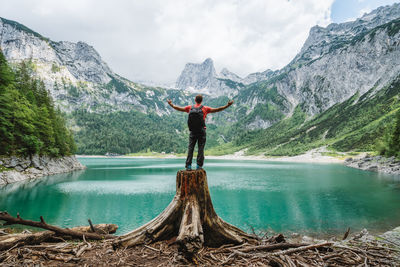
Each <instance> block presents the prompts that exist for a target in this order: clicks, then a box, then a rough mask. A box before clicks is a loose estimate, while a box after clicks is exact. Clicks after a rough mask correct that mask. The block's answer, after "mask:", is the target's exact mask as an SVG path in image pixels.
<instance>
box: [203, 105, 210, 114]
mask: <svg viewBox="0 0 400 267" xmlns="http://www.w3.org/2000/svg"><path fill="white" fill-rule="evenodd" d="M210 111H211V108H210V107H207V106H204V108H203V112H204V113H205V114H206V115H207V114H208V113H210Z"/></svg>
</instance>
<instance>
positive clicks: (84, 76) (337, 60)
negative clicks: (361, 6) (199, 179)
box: [0, 3, 400, 155]
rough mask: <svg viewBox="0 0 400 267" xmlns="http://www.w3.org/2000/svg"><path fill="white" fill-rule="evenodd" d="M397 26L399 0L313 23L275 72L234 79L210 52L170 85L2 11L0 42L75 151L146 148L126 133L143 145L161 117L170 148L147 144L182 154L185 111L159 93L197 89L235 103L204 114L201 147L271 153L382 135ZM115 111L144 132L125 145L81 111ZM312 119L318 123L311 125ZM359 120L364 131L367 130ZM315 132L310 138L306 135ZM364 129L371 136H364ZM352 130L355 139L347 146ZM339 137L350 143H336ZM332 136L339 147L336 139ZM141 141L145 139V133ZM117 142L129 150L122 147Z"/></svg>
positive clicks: (394, 83)
mask: <svg viewBox="0 0 400 267" xmlns="http://www.w3.org/2000/svg"><path fill="white" fill-rule="evenodd" d="M399 31H400V4H399V3H396V4H393V5H391V6H385V7H380V8H378V9H376V10H374V11H372V12H370V13H368V14H365V15H363V16H362V17H361V18H359V19H357V20H355V21H351V22H346V23H340V24H335V23H332V24H330V25H328V26H327V27H320V26H314V27H312V28H311V30H310V33H309V36H308V38H307V40H306V42H305V43H304V45H303V47H302V48H301V50H300V52H299V53H298V54H297V55H296V56H295V58H294V59H293V60H292V61H291V62H290V63H289V64H288V65H286V66H285V67H284V68H282V69H280V70H275V71H272V70H265V71H264V72H259V73H252V74H250V75H248V76H246V77H244V78H241V77H239V76H238V75H236V74H234V73H232V72H230V71H229V70H228V69H226V68H224V69H222V70H221V72H220V73H217V72H216V70H215V68H214V64H213V61H212V59H210V58H208V59H206V60H205V61H204V62H202V63H199V64H197V63H188V64H186V66H185V68H184V70H183V71H182V73H181V75H180V76H179V77H178V79H177V81H176V85H175V88H162V87H154V86H147V85H143V84H139V83H134V82H132V81H129V80H128V79H126V78H123V77H121V76H119V75H118V74H116V73H114V72H113V71H112V70H111V69H110V68H109V67H108V65H107V64H106V63H105V62H104V61H103V60H102V59H101V57H100V55H99V54H98V53H97V52H96V50H95V49H94V48H93V47H92V46H90V45H88V44H86V43H84V42H78V43H72V42H67V41H61V42H54V41H52V40H50V39H48V38H46V37H44V36H42V35H40V34H39V33H36V32H35V31H33V30H31V29H29V28H27V27H26V26H24V25H22V24H19V23H17V22H15V21H10V20H7V19H3V18H0V48H1V50H2V51H3V53H4V55H5V57H6V58H7V60H8V61H9V62H10V64H11V65H13V66H16V65H17V64H18V63H19V62H21V61H27V62H29V65H30V66H31V68H32V71H33V72H34V73H35V74H36V75H37V77H39V78H40V79H42V80H43V81H44V82H45V85H46V88H47V89H48V90H49V92H50V94H51V95H52V96H53V98H54V100H55V102H56V104H57V105H58V106H59V107H60V108H61V110H63V111H64V112H66V116H67V117H68V121H69V123H70V127H71V128H72V129H73V130H74V131H75V136H76V138H77V139H78V140H77V143H78V150H79V149H80V153H105V152H117V153H129V152H137V151H143V150H144V149H145V146H134V145H132V144H131V143H133V139H129V138H134V141H135V143H136V142H140V140H141V139H143V136H146V134H148V133H149V132H153V133H154V129H156V132H157V131H158V128H160V127H159V126H157V125H159V124H160V122H165V121H168V123H165V127H164V126H163V127H161V128H162V132H163V134H167V135H168V136H167V137H166V140H170V139H171V138H172V139H173V138H176V139H177V140H178V141H177V143H176V144H175V145H174V146H173V147H174V148H173V149H168V142H166V144H159V145H157V146H156V147H154V146H153V147H151V149H152V150H158V151H169V152H183V151H184V150H185V142H186V139H185V138H186V136H187V130H186V129H185V120H184V116H182V115H183V114H176V113H172V110H171V108H170V107H168V105H167V104H166V99H172V100H173V101H174V103H176V104H178V105H186V104H187V103H191V102H192V99H193V96H194V95H195V94H197V93H202V94H204V95H205V96H206V99H207V103H206V104H207V105H210V106H212V105H221V104H225V102H227V100H228V99H234V100H235V105H234V106H232V108H230V109H228V110H227V111H226V112H224V113H220V114H218V115H214V116H210V118H208V122H207V123H208V125H209V127H208V134H210V135H211V137H212V138H213V140H214V141H211V142H209V143H208V144H207V146H208V148H209V149H210V150H211V151H214V152H215V153H219V152H218V151H220V152H221V153H223V152H232V151H237V150H240V149H247V151H249V152H251V151H253V152H254V153H256V152H257V153H267V154H271V155H272V154H293V153H302V152H304V151H306V150H307V149H311V148H314V147H318V146H324V145H326V146H328V147H330V148H334V149H338V150H349V149H356V150H357V149H361V150H363V149H371V148H372V146H373V145H374V143H375V142H376V140H377V139H379V138H380V137H381V136H382V135H383V131H384V129H385V128H387V127H386V126H385V125H390V123H391V118H392V117H391V114H392V113H393V112H394V111H396V110H397V109H398V108H399V93H398V80H399V75H400V64H399V58H400V34H399ZM396 90H397V91H396ZM385 92H386V93H385ZM388 92H390V93H388ZM371 103H374V105H371ZM382 103H386V104H387V103H390V106H389V107H386V106H385V108H384V112H382V111H376V110H375V111H374V114H370V115H371V116H369V117H367V118H364V119H363V120H362V123H361V122H360V121H357V120H356V118H358V115H356V113H357V114H362V113H363V112H364V113H368V114H369V113H370V112H372V110H374V108H373V107H372V106H380V105H381V104H382ZM338 107H341V109H338ZM346 109H351V110H352V112H353V113H354V116H353V117H352V116H347V115H348V114H343V113H342V112H343V111H344V110H346ZM355 109H356V110H355ZM367 109H368V110H367ZM121 112H122V114H125V115H123V117H124V116H128V117H129V116H136V117H137V118H141V119H139V120H137V121H136V120H134V121H136V125H131V126H132V127H125V129H124V126H123V125H113V127H117V128H118V127H120V129H116V131H117V132H119V133H120V134H121V132H122V133H125V134H124V136H128V135H132V131H135V130H133V129H135V128H136V127H137V128H138V129H139V128H140V129H141V131H140V133H138V135H136V136H133V137H129V138H128V137H126V141H125V142H122V141H118V142H122V143H121V144H119V145H118V146H114V145H113V144H114V143H115V142H113V141H112V140H114V139H113V137H112V134H114V132H110V129H109V130H107V128H109V127H110V124H109V123H106V122H104V125H97V126H96V127H97V128H99V129H97V130H96V128H95V127H94V126H93V127H92V126H91V124H90V123H89V122H88V121H86V120H85V116H86V117H91V119H92V120H94V119H100V118H102V117H107V118H108V119H109V120H114V119H115V118H114V116H117V115H118V116H121ZM327 114H329V116H328V115H327ZM345 115H346V116H345ZM330 116H333V117H330ZM339 116H341V117H339ZM360 116H361V115H360ZM338 117H339V119H337V118H338ZM335 119H336V120H340V119H342V120H343V121H341V120H340V123H345V124H346V125H347V126H348V124H353V127H347V126H346V127H344V126H343V127H344V128H346V129H347V130H348V129H351V133H356V132H358V135H357V136H358V138H359V140H355V139H357V137H354V135H352V134H351V133H350V132H348V131H346V130H344V129H342V130H341V131H336V130H335V131H334V126H335V127H337V126H338V124H340V123H339V122H338V121H337V123H336V125H331V124H330V123H328V122H331V121H335ZM360 120H361V119H360ZM144 121H146V123H147V126H146V125H143V123H144ZM316 121H319V124H318V123H317V124H313V123H312V122H316ZM322 122H324V123H322ZM352 122H353V123H352ZM383 122H385V124H383ZM329 125H330V126H329ZM368 125H369V126H368ZM371 125H374V126H371ZM366 126H368V127H369V128H368V127H367V128H368V129H364V127H366ZM91 127H92V128H93V129H92V128H91ZM146 127H147V128H148V130H147V131H146ZM288 127H289V128H288ZM127 128H129V131H131V133H129V132H128V130H127ZM96 131H98V132H103V131H104V135H101V136H98V137H97V138H98V139H96V140H93V138H90V135H92V134H94V133H96ZM282 131H283V132H282ZM359 131H361V132H359ZM317 132H318V134H317ZM313 133H315V134H314V135H313V136H312V138H311V137H309V138H308V139H307V138H306V139H304V138H305V137H307V136H310V134H313ZM365 134H369V136H370V137H371V138H374V139H373V140H370V141H367V140H366V136H365ZM350 136H351V138H353V139H354V140H353V139H352V140H353V141H354V142H353V143H357V144H358V145H354V144H353V145H351V144H350V143H352V142H350V141H349V138H350ZM120 139H123V140H125V139H124V138H120ZM346 140H347V141H348V144H347V145H343V144H344V143H346V142H347V141H346ZM360 140H364V141H360ZM89 141H90V143H91V144H90V146H89V147H91V148H88V144H87V143H88V142H89ZM104 141H107V144H104ZM339 141H341V142H342V145H337V142H339ZM146 142H147V143H146ZM146 142H144V145H146V144H150V143H151V140H148V141H146ZM127 144H128V145H127ZM123 147H127V148H128V149H123V151H122V150H121V148H123Z"/></svg>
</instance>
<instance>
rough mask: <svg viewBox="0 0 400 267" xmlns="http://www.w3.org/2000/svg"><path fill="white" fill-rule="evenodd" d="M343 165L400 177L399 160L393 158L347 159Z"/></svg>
mask: <svg viewBox="0 0 400 267" xmlns="http://www.w3.org/2000/svg"><path fill="white" fill-rule="evenodd" d="M344 164H345V165H346V166H349V167H352V168H356V169H361V170H366V171H373V172H382V173H388V174H397V175H400V160H399V159H396V158H395V157H390V158H385V157H382V156H371V155H366V156H365V157H363V158H347V159H346V160H345V161H344Z"/></svg>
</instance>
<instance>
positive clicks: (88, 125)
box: [72, 110, 188, 155]
mask: <svg viewBox="0 0 400 267" xmlns="http://www.w3.org/2000/svg"><path fill="white" fill-rule="evenodd" d="M183 115H184V114H175V116H173V115H171V116H163V117H160V116H158V115H157V114H154V113H150V114H143V113H141V112H138V111H129V112H122V111H121V112H113V113H108V114H98V113H93V112H87V111H85V110H78V111H75V112H73V113H72V117H73V118H74V120H75V122H76V124H77V126H78V128H80V129H81V130H80V131H78V132H76V134H75V137H76V140H77V146H78V153H80V154H97V155H98V154H105V153H107V152H110V153H118V154H127V153H134V152H144V151H147V150H148V149H149V150H151V151H158V152H162V151H164V152H166V153H171V152H176V153H178V152H185V151H186V147H187V139H188V134H187V132H186V131H187V130H186V128H187V126H186V124H185V123H186V120H185V118H186V117H184V116H183Z"/></svg>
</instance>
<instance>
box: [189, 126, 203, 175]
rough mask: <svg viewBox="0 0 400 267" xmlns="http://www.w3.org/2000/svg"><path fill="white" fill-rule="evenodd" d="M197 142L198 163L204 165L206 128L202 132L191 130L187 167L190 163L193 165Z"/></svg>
mask: <svg viewBox="0 0 400 267" xmlns="http://www.w3.org/2000/svg"><path fill="white" fill-rule="evenodd" d="M196 142H197V148H198V152H197V165H199V166H200V167H202V166H203V164H204V146H205V145H206V130H205V129H204V130H203V131H202V132H200V133H193V132H190V135H189V147H188V155H187V158H186V164H185V167H186V168H187V167H188V166H189V165H192V159H193V151H194V147H195V146H196Z"/></svg>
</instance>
